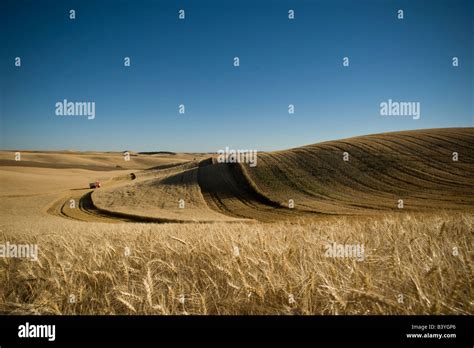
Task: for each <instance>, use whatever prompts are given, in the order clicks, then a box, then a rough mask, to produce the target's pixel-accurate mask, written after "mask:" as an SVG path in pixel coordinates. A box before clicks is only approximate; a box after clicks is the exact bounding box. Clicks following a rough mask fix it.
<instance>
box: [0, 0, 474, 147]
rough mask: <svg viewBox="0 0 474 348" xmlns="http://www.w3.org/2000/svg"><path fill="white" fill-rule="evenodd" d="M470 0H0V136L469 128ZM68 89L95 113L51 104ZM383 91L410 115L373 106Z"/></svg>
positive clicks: (296, 137)
mask: <svg viewBox="0 0 474 348" xmlns="http://www.w3.org/2000/svg"><path fill="white" fill-rule="evenodd" d="M473 3H474V2H473V1H469V0H465V1H460V0H446V1H439V0H432V1H428V0H426V1H420V0H409V1H383V0H380V1H375V0H372V1H362V0H361V1H354V0H347V1H329V0H326V1H303V0H300V1H296V0H294V1H283V0H281V1H278V0H272V1H270V0H267V1H255V0H253V1H247V0H243V1H217V0H215V1H208V0H199V1H196V0H190V1H183V0H169V1H159V0H154V1H151V0H149V1H143V0H136V1H105V0H104V1H70V0H66V1H59V0H57V1H45V0H41V1H38V0H28V1H24V0H14V1H13V0H7V1H5V0H2V1H0V28H1V31H0V42H1V44H0V45H1V50H0V54H1V56H0V88H1V89H0V92H1V100H0V112H1V120H0V121H1V122H0V130H1V133H0V134H1V135H0V136H1V142H0V146H1V148H2V149H19V150H21V149H38V150H39V149H42V150H55V149H58V150H59V149H76V150H104V151H114V150H117V151H121V150H125V149H129V150H135V151H153V150H156V151H159V150H162V151H165V150H169V151H188V152H191V151H206V152H207V151H217V150H218V149H222V148H225V146H229V147H230V148H236V149H258V150H275V149H285V148H290V147H295V146H299V145H304V144H310V143H316V142H319V141H323V140H331V139H338V138H343V137H349V136H353V135H362V134H370V133H378V132H385V131H395V130H402V129H418V128H436V127H458V126H462V127H472V126H473V116H474V106H473V95H474V87H473V62H474V59H473V58H474V57H473V46H474V38H473V7H474V5H473ZM181 8H182V9H184V10H185V11H186V19H185V20H184V21H180V20H178V10H179V9H181ZM70 9H74V10H76V19H75V20H73V21H72V20H70V19H69V17H68V15H69V10H70ZM289 9H294V10H295V17H296V18H295V20H293V21H290V20H288V17H287V16H288V10H289ZM398 9H403V10H404V15H405V19H404V20H398V19H397V10H398ZM17 56H19V57H21V59H22V66H21V67H20V68H18V67H15V66H14V59H15V57H17ZM125 56H129V57H131V63H132V66H131V67H129V68H125V67H124V66H123V58H124V57H125ZM235 56H238V57H239V58H240V63H241V66H240V67H239V68H235V67H234V66H233V57H235ZM344 56H348V57H349V58H350V66H349V67H346V68H345V67H343V66H342V58H343V57H344ZM453 56H457V57H459V67H457V68H453V67H452V65H451V60H452V57H453ZM63 99H68V100H69V101H91V102H92V101H93V102H95V103H96V117H95V119H94V120H87V118H86V117H60V116H56V115H55V103H56V102H58V101H62V100H63ZM388 99H392V100H397V101H416V102H420V103H421V119H419V120H416V121H415V120H413V119H411V118H409V117H404V118H403V117H398V118H397V117H385V118H384V117H382V116H380V114H379V105H380V103H381V102H383V101H387V100H388ZM181 103H182V104H185V105H186V114H185V115H180V114H179V113H178V105H179V104H181ZM288 104H294V105H295V114H294V115H289V114H288Z"/></svg>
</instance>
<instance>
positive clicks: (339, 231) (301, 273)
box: [0, 213, 474, 314]
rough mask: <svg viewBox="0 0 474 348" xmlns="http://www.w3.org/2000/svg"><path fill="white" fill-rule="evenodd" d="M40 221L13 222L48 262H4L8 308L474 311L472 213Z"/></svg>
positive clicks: (2, 307)
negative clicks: (258, 220) (329, 250)
mask: <svg viewBox="0 0 474 348" xmlns="http://www.w3.org/2000/svg"><path fill="white" fill-rule="evenodd" d="M32 226H33V224H32V221H26V220H20V221H16V222H13V221H10V222H4V223H2V226H1V230H2V233H1V234H0V240H1V243H4V242H6V241H9V242H10V243H29V244H30V243H37V244H38V247H39V255H40V256H39V262H32V261H28V260H25V259H12V258H0V283H1V284H2V286H1V287H0V311H1V312H2V313H36V314H39V313H41V314H45V313H51V314H53V313H54V314H134V313H139V314H473V313H474V311H473V300H472V299H473V298H474V297H473V290H472V283H473V269H472V266H473V260H472V250H473V248H472V235H473V231H474V217H473V216H472V215H469V214H463V213H456V214H452V213H449V214H448V213H439V214H436V215H432V214H410V213H406V214H393V215H384V216H378V217H377V218H344V217H338V218H328V219H326V220H321V221H318V222H310V221H299V222H297V223H291V224H290V223H284V222H280V223H277V224H244V223H236V224H226V223H216V224H207V225H204V224H187V225H182V224H165V225H159V224H100V223H82V222H74V221H67V220H61V219H59V218H50V219H46V220H45V221H37V222H36V223H35V224H34V226H35V227H34V228H33V227H32ZM327 242H336V243H341V244H357V243H359V244H364V247H365V260H364V261H356V260H355V259H352V258H329V257H326V256H325V255H324V251H325V248H324V245H325V244H326V243H327ZM454 247H456V248H457V249H458V251H459V254H458V255H457V256H455V255H453V248H454ZM126 248H129V250H130V251H131V254H130V255H129V256H127V255H125V251H126V250H127V249H126ZM71 295H74V296H75V297H76V299H77V301H76V302H75V303H70V301H69V299H70V296H71ZM291 295H293V297H294V300H295V301H294V303H293V302H292V301H290V297H291ZM399 295H403V303H399V301H398V299H399Z"/></svg>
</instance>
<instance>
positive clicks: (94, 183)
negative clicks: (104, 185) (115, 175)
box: [89, 181, 100, 189]
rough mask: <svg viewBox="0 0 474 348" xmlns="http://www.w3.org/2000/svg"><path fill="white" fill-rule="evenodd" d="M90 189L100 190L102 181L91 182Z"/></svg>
mask: <svg viewBox="0 0 474 348" xmlns="http://www.w3.org/2000/svg"><path fill="white" fill-rule="evenodd" d="M89 188H91V189H96V188H100V181H95V182H91V183H90V184H89Z"/></svg>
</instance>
